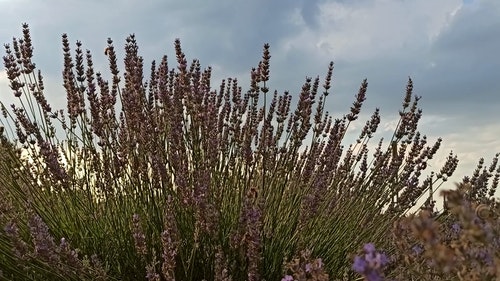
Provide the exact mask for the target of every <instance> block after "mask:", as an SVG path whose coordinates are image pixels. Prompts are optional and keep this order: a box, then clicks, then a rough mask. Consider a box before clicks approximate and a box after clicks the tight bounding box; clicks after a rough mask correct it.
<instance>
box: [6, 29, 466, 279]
mask: <svg viewBox="0 0 500 281" xmlns="http://www.w3.org/2000/svg"><path fill="white" fill-rule="evenodd" d="M107 43H108V46H107V48H106V50H105V55H106V57H107V58H108V60H109V71H110V74H111V76H110V77H111V78H110V80H109V81H108V80H106V79H105V78H104V77H105V76H104V75H102V74H101V73H100V72H97V71H96V70H95V69H94V65H93V57H92V54H91V53H90V51H86V52H85V51H83V48H82V43H81V42H79V41H77V42H76V46H75V48H74V50H72V49H71V44H70V40H69V38H68V36H67V35H66V34H65V35H63V36H62V45H63V56H64V70H63V85H64V88H65V91H66V94H67V107H66V109H65V110H56V109H53V108H52V107H51V105H50V104H49V103H48V101H47V100H46V98H45V89H44V85H43V77H42V75H41V72H40V71H38V72H37V71H36V67H35V64H34V63H33V61H32V58H33V47H32V42H31V37H30V32H29V28H28V26H27V25H26V24H25V25H23V36H22V38H21V39H14V40H13V42H12V44H11V45H5V49H6V55H5V56H4V65H5V68H6V71H7V75H8V78H9V81H10V86H11V89H12V91H13V94H14V96H15V97H16V98H17V101H18V102H17V104H15V105H13V106H12V107H11V108H10V109H7V106H5V105H4V104H3V103H2V104H1V106H2V113H3V115H4V119H3V121H2V122H3V123H2V124H4V128H5V132H4V134H3V135H2V153H1V157H2V161H0V180H1V182H2V183H3V184H1V185H0V195H1V197H0V198H1V199H0V200H1V202H0V203H1V206H2V209H1V216H0V223H1V224H2V226H4V229H3V231H2V232H0V235H1V239H0V252H1V253H2V255H0V264H1V265H2V268H1V270H2V271H1V274H0V276H3V277H4V278H6V279H9V280H40V279H42V278H43V279H47V278H48V279H49V280H84V279H87V280H96V279H98V280H142V279H147V280H174V279H177V280H263V279H265V280H280V279H281V278H282V277H283V276H292V275H293V274H299V273H300V274H302V275H301V276H304V278H317V280H327V279H328V278H330V279H332V280H333V279H340V278H344V279H345V278H347V279H352V278H355V276H359V275H357V273H356V272H355V270H354V269H353V268H352V254H353V253H355V252H356V251H357V250H358V249H360V248H361V247H362V246H363V245H364V244H365V243H366V242H372V243H374V244H375V245H377V248H379V247H381V248H384V249H386V251H387V253H393V252H394V251H395V250H396V248H397V247H396V245H394V243H392V241H391V239H388V238H389V237H390V236H389V235H390V229H391V228H392V226H393V225H394V224H395V223H396V222H398V221H399V219H400V218H402V217H404V216H405V215H406V214H407V213H408V212H409V210H410V209H411V208H413V207H415V205H416V204H417V200H418V199H419V198H421V197H422V196H424V195H425V194H426V192H428V191H429V190H431V191H432V190H436V188H437V187H439V185H440V184H442V182H444V181H445V180H446V179H447V177H449V176H451V174H452V173H453V171H454V170H455V168H456V166H457V163H458V160H457V158H456V156H455V155H453V154H452V153H450V155H449V157H448V158H447V161H446V163H445V165H444V167H443V168H442V169H441V170H440V171H439V172H436V173H431V174H430V176H428V177H425V178H423V176H422V173H423V172H424V171H426V169H427V163H428V161H429V160H431V159H432V157H433V156H434V155H435V153H436V152H437V150H438V149H439V146H440V143H441V139H438V140H437V141H436V142H435V143H432V144H429V143H428V140H427V138H426V137H425V136H424V135H422V134H420V132H419V131H418V129H417V125H418V122H419V120H420V117H421V115H422V111H421V110H420V109H419V108H418V101H419V99H420V98H419V97H416V96H414V95H413V92H412V90H413V82H412V80H411V79H409V80H408V83H407V86H406V92H405V93H404V95H403V103H402V108H401V110H400V121H399V123H398V126H397V128H396V129H395V131H394V134H393V136H392V138H391V139H390V140H388V141H386V142H384V141H383V140H380V141H378V142H377V144H376V145H375V147H376V148H375V150H374V151H369V149H368V146H369V144H371V143H370V142H373V136H374V134H375V133H376V131H377V128H378V125H379V123H380V112H379V109H376V110H375V111H374V112H373V114H372V116H371V118H370V119H369V120H367V121H366V122H365V126H364V127H363V129H362V130H361V132H360V135H359V137H358V139H357V140H356V142H355V143H353V144H347V143H345V140H344V138H345V136H346V132H347V130H348V129H349V127H350V126H351V125H352V124H353V123H355V122H359V120H358V118H359V113H360V111H361V109H362V106H363V103H364V101H365V99H366V94H367V88H368V83H367V81H366V80H364V81H362V83H361V85H360V88H359V92H358V93H357V94H356V96H355V100H354V103H353V105H352V107H351V108H350V110H349V111H348V112H347V113H345V114H343V115H342V114H341V115H340V116H339V117H333V116H332V115H331V114H330V113H329V112H328V111H327V110H326V108H327V107H326V104H327V99H328V97H329V96H330V93H331V83H332V78H333V63H330V64H328V65H327V73H326V75H325V77H324V78H323V79H320V78H319V77H317V78H307V79H306V81H305V82H304V84H303V86H302V89H301V90H300V93H299V95H298V96H297V97H296V105H295V107H292V101H293V99H292V94H290V93H288V92H284V93H279V92H278V91H271V90H270V89H269V81H270V73H269V65H270V59H271V55H270V46H269V45H267V44H266V45H264V48H263V55H262V58H261V60H260V62H259V63H258V65H257V66H256V67H255V68H253V69H252V70H251V72H250V76H251V78H250V79H251V80H250V89H248V90H247V91H246V92H243V90H242V88H241V87H240V86H239V84H238V81H237V79H235V78H228V79H226V80H223V81H222V82H221V84H220V86H219V87H217V88H215V89H214V88H213V87H212V84H211V73H212V69H211V68H210V67H208V68H202V67H201V64H200V62H199V61H198V60H192V61H191V62H188V60H187V58H186V56H185V54H184V53H183V52H182V49H181V43H180V41H179V40H176V41H175V44H174V47H175V55H176V57H175V61H176V65H175V67H170V66H169V64H168V61H167V57H166V56H164V57H162V59H161V60H160V61H159V62H158V63H157V62H154V61H153V62H152V63H151V66H150V74H149V78H147V79H146V78H144V67H145V66H144V62H143V59H142V57H141V56H140V55H139V47H138V44H137V41H136V39H135V36H134V35H131V36H129V37H128V38H127V39H126V44H125V58H124V64H125V69H124V71H123V73H121V72H120V70H119V69H118V66H117V64H118V63H117V57H116V53H115V47H114V45H113V41H112V40H111V39H108V41H107ZM22 152H24V153H25V154H27V155H28V157H21V154H22ZM422 178H423V179H422ZM434 203H435V201H433V200H432V198H428V200H427V203H426V207H427V208H430V209H433V204H434ZM370 249H371V248H370ZM306 266H307V268H308V271H307V270H306ZM312 272H313V273H314V274H312ZM294 276H295V275H294ZM304 280H305V279H304Z"/></svg>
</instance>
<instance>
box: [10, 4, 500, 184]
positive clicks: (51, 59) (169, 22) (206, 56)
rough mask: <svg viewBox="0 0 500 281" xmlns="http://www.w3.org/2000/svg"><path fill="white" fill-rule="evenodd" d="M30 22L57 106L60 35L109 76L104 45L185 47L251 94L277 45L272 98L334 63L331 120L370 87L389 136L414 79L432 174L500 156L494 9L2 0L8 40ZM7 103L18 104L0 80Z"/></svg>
mask: <svg viewBox="0 0 500 281" xmlns="http://www.w3.org/2000/svg"><path fill="white" fill-rule="evenodd" d="M23 22H26V23H28V24H29V25H30V29H31V34H32V38H33V42H34V47H35V58H34V60H35V62H36V63H37V67H38V68H39V69H42V71H43V74H44V76H45V78H46V81H45V82H46V84H47V88H48V90H47V91H46V95H47V96H48V99H49V101H52V102H53V103H55V104H59V105H60V107H63V106H64V104H65V103H64V96H63V94H64V93H63V91H62V86H61V85H62V79H61V70H62V51H61V43H60V42H61V34H62V33H67V34H68V35H69V38H70V40H71V41H72V43H74V42H75V41H76V40H81V41H82V42H83V44H84V48H85V49H90V50H92V51H93V54H94V60H95V63H96V68H97V69H99V70H101V71H102V72H104V73H107V72H106V58H105V56H104V53H103V50H104V47H105V46H106V39H107V38H108V37H110V38H112V39H113V40H114V42H115V46H116V47H121V46H123V45H124V42H125V38H126V37H127V36H128V35H129V34H131V33H135V34H136V38H137V39H138V41H139V44H140V48H141V49H140V52H141V54H142V55H143V56H144V58H145V61H146V62H150V61H151V60H153V59H159V58H161V56H162V55H164V54H167V55H168V56H169V57H170V58H173V57H174V56H173V54H174V51H173V42H174V40H175V38H180V39H181V42H182V45H183V49H184V51H185V53H186V55H187V56H188V58H190V59H193V58H198V59H200V61H201V63H202V64H203V65H204V66H208V65H211V66H212V67H213V69H214V81H213V82H212V83H213V85H217V84H218V83H219V82H220V80H221V79H222V78H225V77H238V78H239V80H240V81H242V82H243V85H248V83H247V82H246V81H248V78H249V70H250V68H251V67H253V66H256V65H257V63H258V61H259V59H260V56H261V50H262V46H263V44H264V43H270V45H271V55H272V59H271V84H270V86H271V88H272V89H277V90H278V91H280V92H282V91H284V90H289V91H290V92H291V93H294V94H297V93H298V91H299V90H300V86H301V84H302V83H303V81H304V78H305V77H306V76H312V77H315V76H317V75H320V76H321V77H324V75H325V73H326V70H327V65H328V63H329V62H330V61H334V62H335V71H334V84H333V95H332V97H331V98H330V97H329V104H328V105H327V106H328V107H329V110H330V112H332V113H335V116H337V117H340V116H342V115H343V114H344V113H346V112H347V110H348V109H349V106H350V104H351V103H352V101H353V97H354V95H355V94H356V92H357V89H358V88H359V84H360V83H361V81H362V80H363V79H364V78H367V79H368V83H369V87H368V100H367V103H366V107H365V108H364V113H365V115H364V117H366V118H368V116H369V115H370V113H371V112H372V111H373V110H374V108H375V107H380V109H381V114H382V123H383V126H382V129H384V130H386V131H385V133H389V132H390V131H391V129H393V128H394V127H393V126H394V124H395V122H394V120H395V118H396V117H397V112H398V110H399V108H400V105H401V100H402V97H403V94H404V89H405V86H406V82H407V79H408V77H411V78H412V79H413V81H414V85H415V87H414V88H415V93H416V94H418V95H420V96H422V97H423V98H422V101H421V104H420V105H421V107H422V109H423V110H424V118H423V120H422V122H421V125H420V131H421V132H422V133H423V134H426V135H427V136H428V137H429V138H430V140H435V139H436V138H437V137H439V136H441V137H442V138H443V139H444V142H443V146H442V149H441V154H440V155H441V157H438V158H437V159H436V163H435V165H433V168H435V169H438V168H439V167H440V164H441V163H442V162H443V160H444V157H445V156H446V155H447V154H448V153H449V151H450V150H453V151H454V152H455V153H457V154H458V156H459V159H460V160H461V165H460V167H459V170H458V171H457V173H456V176H455V177H453V178H452V181H459V180H460V178H461V177H462V176H463V175H465V174H470V173H471V172H472V170H473V168H474V167H475V165H476V163H477V160H478V159H479V158H480V157H485V158H486V161H487V163H488V162H489V160H490V159H491V158H492V157H493V155H494V154H495V153H496V152H500V140H499V138H498V136H500V123H499V122H498V121H499V120H500V118H499V117H500V90H499V87H498V86H496V85H495V83H496V82H499V81H500V53H499V52H500V1H498V0H439V1H437V0H419V1H408V0H350V1H346V0H288V1H267V0H266V1H265V0H253V1H248V0H217V1H208V0H203V1H202V0H197V1H194V0H193V1H189V0H186V1H171V0H161V1H159V0H158V1H156V0H146V1H132V0H120V1H119V0H106V1H101V0H86V1H83V0H80V1H78V0H38V1H35V0H32V1H29V0H0V41H1V42H2V43H9V42H10V41H11V39H12V37H13V36H15V37H20V36H21V35H22V33H21V24H22V23H23ZM73 46H74V45H73ZM119 54H120V53H119ZM173 63H174V62H173V61H172V60H171V64H173ZM146 77H147V75H146ZM245 83H246V84H245ZM0 97H1V99H2V101H4V102H5V101H7V102H8V101H9V99H11V93H10V91H9V89H8V86H7V81H6V77H5V72H4V71H1V72H0ZM7 102H6V103H7ZM361 120H362V121H363V118H362V119H361ZM363 122H364V121H363ZM363 122H360V123H359V124H358V127H361V126H362V125H363ZM383 134H384V132H380V135H379V136H381V135H383Z"/></svg>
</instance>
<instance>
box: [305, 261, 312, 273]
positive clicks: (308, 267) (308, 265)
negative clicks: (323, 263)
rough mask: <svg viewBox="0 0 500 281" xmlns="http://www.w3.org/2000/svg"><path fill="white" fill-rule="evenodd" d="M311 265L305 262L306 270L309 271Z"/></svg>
mask: <svg viewBox="0 0 500 281" xmlns="http://www.w3.org/2000/svg"><path fill="white" fill-rule="evenodd" d="M311 269H312V266H311V264H310V263H308V264H306V272H311Z"/></svg>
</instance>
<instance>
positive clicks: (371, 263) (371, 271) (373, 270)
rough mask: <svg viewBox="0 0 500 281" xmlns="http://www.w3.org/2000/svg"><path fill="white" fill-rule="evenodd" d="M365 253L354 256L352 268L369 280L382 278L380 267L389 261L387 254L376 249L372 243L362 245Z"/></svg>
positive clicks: (376, 280)
mask: <svg viewBox="0 0 500 281" xmlns="http://www.w3.org/2000/svg"><path fill="white" fill-rule="evenodd" d="M363 249H364V251H365V255H362V256H356V257H354V263H353V265H352V269H353V270H354V271H356V272H357V273H359V274H361V275H363V276H364V277H366V279H367V280H369V281H378V280H382V269H383V267H384V266H385V265H386V264H388V263H389V260H388V258H387V256H386V255H385V254H383V253H379V252H377V251H376V249H375V246H374V245H373V244H372V243H368V244H365V246H364V247H363Z"/></svg>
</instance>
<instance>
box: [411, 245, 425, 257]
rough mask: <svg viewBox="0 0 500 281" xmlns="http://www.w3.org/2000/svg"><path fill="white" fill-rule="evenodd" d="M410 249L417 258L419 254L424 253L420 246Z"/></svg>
mask: <svg viewBox="0 0 500 281" xmlns="http://www.w3.org/2000/svg"><path fill="white" fill-rule="evenodd" d="M411 249H412V250H413V253H414V254H415V255H417V256H418V255H420V254H421V253H422V252H423V251H424V249H423V248H422V246H420V245H415V246H413V248H411Z"/></svg>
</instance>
